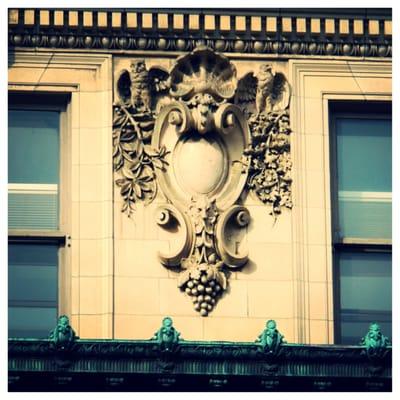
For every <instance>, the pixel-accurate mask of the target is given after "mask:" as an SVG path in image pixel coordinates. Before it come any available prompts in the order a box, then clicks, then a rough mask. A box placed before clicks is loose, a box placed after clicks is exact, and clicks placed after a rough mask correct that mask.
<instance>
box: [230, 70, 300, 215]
mask: <svg viewBox="0 0 400 400" xmlns="http://www.w3.org/2000/svg"><path fill="white" fill-rule="evenodd" d="M289 100H290V87H289V84H288V82H287V80H286V78H285V77H284V75H283V74H281V73H276V72H275V71H274V69H273V68H272V67H271V66H270V65H268V64H264V65H261V66H260V71H259V72H258V74H257V75H256V76H254V75H253V74H252V73H249V74H246V75H245V76H244V77H243V78H242V79H241V80H240V81H239V87H238V91H237V95H236V97H235V101H236V103H237V104H238V105H239V106H240V107H241V108H242V109H243V110H244V112H245V113H246V114H247V115H248V123H249V126H250V131H251V138H252V139H251V144H250V146H248V147H247V148H246V149H245V151H244V157H243V160H242V162H243V163H245V164H247V161H246V160H247V159H246V157H250V161H249V163H250V165H249V167H250V172H249V179H248V182H247V187H248V188H249V189H251V190H252V191H253V193H255V195H256V196H257V197H258V198H259V199H260V200H261V201H262V202H263V203H268V204H270V205H271V206H272V211H271V214H272V215H274V216H276V215H277V214H280V213H281V207H287V208H292V200H291V182H292V178H291V168H292V162H291V157H290V133H291V129H290V119H289V112H288V106H289Z"/></svg>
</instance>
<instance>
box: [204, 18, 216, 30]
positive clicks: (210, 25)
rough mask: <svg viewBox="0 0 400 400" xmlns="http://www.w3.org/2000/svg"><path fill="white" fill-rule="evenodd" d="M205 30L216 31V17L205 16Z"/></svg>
mask: <svg viewBox="0 0 400 400" xmlns="http://www.w3.org/2000/svg"><path fill="white" fill-rule="evenodd" d="M204 29H205V30H207V31H213V30H214V29H215V16H214V15H205V16H204Z"/></svg>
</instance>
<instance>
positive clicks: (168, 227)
mask: <svg viewBox="0 0 400 400" xmlns="http://www.w3.org/2000/svg"><path fill="white" fill-rule="evenodd" d="M391 26H392V25H391V10H387V9H346V10H342V9H324V10H319V9H304V10H301V9H300V10H293V9H279V10H273V9H265V10H256V9H252V10H239V9H238V10H196V9H190V10H177V9H162V10H130V9H109V10H105V9H98V10H94V9H79V10H65V9H10V10H9V60H8V61H9V115H8V121H9V185H8V192H9V273H8V276H9V317H8V326H9V337H10V339H9V351H10V353H9V360H10V390H21V389H23V388H24V387H25V388H26V387H31V388H34V387H35V385H34V383H33V382H34V381H35V379H36V378H35V374H34V373H35V367H32V366H33V365H37V371H39V370H40V371H42V372H43V371H47V372H48V374H49V376H52V377H53V378H54V382H55V383H54V382H53V384H52V385H53V386H51V385H50V386H49V387H51V388H52V390H68V388H73V387H75V388H76V387H79V388H81V389H82V388H83V389H85V385H84V384H83V383H82V382H81V381H79V379H80V378H79V376H80V375H79V374H83V375H84V372H85V367H84V361H82V360H83V358H85V357H89V358H90V359H93V363H94V364H91V365H90V366H88V367H87V368H88V370H87V371H86V372H93V371H95V370H101V371H104V373H105V374H106V372H107V371H108V373H109V374H110V373H111V375H112V373H113V372H116V371H119V373H120V374H122V375H124V374H126V373H127V371H128V370H129V368H131V369H130V371H131V372H132V374H131V378H128V376H129V374H128V375H124V376H122V375H118V376H117V377H115V376H114V375H112V376H111V375H107V376H106V375H105V377H104V379H105V380H104V382H103V381H102V383H99V381H96V382H95V381H93V382H94V383H92V384H93V386H92V387H96V385H100V387H102V388H103V389H104V390H110V389H111V390H113V389H116V387H117V386H118V385H121V386H120V388H122V389H123V388H125V390H126V389H129V390H135V387H142V386H141V383H139V382H136V386H135V384H133V383H132V382H133V381H130V382H131V384H130V386H129V385H128V386H124V385H125V384H126V382H127V381H129V379H134V378H133V377H134V376H135V377H136V378H137V376H139V375H140V374H144V376H146V377H147V378H146V379H149V380H150V381H151V379H152V377H153V375H154V376H156V378H154V379H156V381H157V379H158V381H157V382H161V383H159V385H160V388H161V389H160V390H162V389H165V388H172V390H174V388H175V389H181V390H182V389H186V390H187V389H188V388H190V385H189V383H188V382H189V381H190V380H187V379H186V378H187V377H186V378H185V379H186V380H185V382H186V383H185V384H182V383H179V382H180V381H179V376H182V374H183V375H185V374H186V375H188V374H189V372H188V371H189V370H190V368H191V367H190V365H192V366H195V367H193V368H194V369H193V371H194V372H193V374H194V375H193V376H194V377H196V374H198V375H199V376H201V377H202V378H201V379H204V383H201V384H196V385H197V386H196V385H195V387H196V390H202V389H204V390H213V389H210V388H219V389H221V388H222V389H223V388H225V389H228V390H239V388H241V389H240V390H246V388H249V387H251V388H252V389H251V390H285V388H287V387H288V385H289V386H290V385H291V384H292V383H293V382H294V383H293V385H294V386H292V387H293V388H297V389H298V390H321V389H323V390H345V389H346V390H352V388H353V389H354V390H356V389H357V390H390V384H391V379H390V377H391V372H390V368H391V365H390V364H391V361H390V360H391V347H390V345H389V340H390V339H391V321H392V313H391V307H392V306H391V94H392V87H391V75H392V70H391V54H392V53H391ZM62 315H65V316H67V317H68V318H69V319H68V318H67V319H66V318H61V319H59V320H58V317H59V316H62ZM167 316H168V317H170V318H165V317H167ZM57 320H58V322H57ZM162 321H163V326H162V328H161V329H160V326H161V323H162ZM172 321H173V325H171V324H172ZM57 324H58V325H57ZM370 324H371V325H370ZM56 326H57V329H55V330H54V331H53V334H52V336H51V337H50V339H48V340H43V339H44V338H47V337H48V335H49V332H50V331H52V330H53V329H54V327H56ZM70 326H72V328H73V330H74V331H75V333H76V335H77V336H79V339H77V338H76V336H75V335H74V334H73V333H72V331H71V329H70ZM174 327H175V328H176V329H177V330H179V332H180V336H179V335H178V334H177V331H176V330H175V328H174ZM155 332H157V333H156V334H155V336H154V338H153V340H152V341H151V340H149V339H150V338H151V337H152V336H153V334H154V333H155ZM282 335H283V336H284V340H283V338H282V337H281V336H282ZM374 335H375V336H374ZM363 337H365V340H364V342H363V345H360V340H361V338H363ZM386 337H387V338H388V339H387V338H386ZM182 338H183V339H184V342H182V340H181V339H182ZM27 339H29V340H27ZM126 340H128V341H129V342H126ZM256 340H258V341H257V342H255V341H256ZM221 341H223V342H224V343H222V344H221ZM225 342H226V343H225ZM228 342H230V344H229V343H228ZM231 342H233V343H235V344H234V345H233V344H232V343H231ZM191 343H192V344H191ZM193 343H197V344H196V345H194V344H193ZM285 343H286V344H285ZM117 345H118V346H122V347H123V346H127V347H125V348H124V349H125V353H124V351H122V350H121V347H118V346H117ZM32 346H33V347H32ZM35 346H36V347H35ZM90 346H94V347H92V350H93V351H94V352H93V353H91V350H90ZM96 346H97V347H96ZM113 346H114V347H113ZM115 346H117V347H115ZM154 346H156V350H154V351H156V353H155V354H156V355H154V354H153V353H151V351H153V350H151V349H153V347H154ZM157 346H158V347H157ZM191 346H192V347H191ZM202 346H203V347H202ZM204 346H205V347H204ZM207 346H214V347H211V348H212V349H214V350H210V351H209V352H208V353H207V348H208V347H207ZM226 346H228V347H226ZM229 346H231V347H229ZM232 346H234V348H232ZM235 346H236V347H235ZM193 348H194V350H193ZM74 349H75V350H74ZM96 349H97V350H96ZM101 349H103V350H101ZM235 349H236V350H235ZM260 349H261V350H260ZM157 351H158V352H159V353H157ZM213 351H214V353H213ZM282 351H283V352H282ZM147 352H149V353H147ZM221 352H222V353H221ZM238 352H239V353H238ZM302 352H303V353H302ZM29 354H31V355H32V356H31V357H29V356H27V355H29ZM71 354H72V355H71ZM124 354H125V355H126V354H130V356H131V358H130V360H129V362H130V363H133V364H129V362H128V361H126V362H128V364H129V365H131V367H129V368H128V367H126V366H125V367H124V366H123V365H125V364H124V362H125V361H124V360H125V359H124ZM152 354H153V355H152ZM207 354H208V355H207ZM221 354H225V356H224V357H225V358H223V360H225V361H223V362H226V363H227V365H231V364H232V365H231V367H227V368H228V369H224V368H225V367H224V368H223V367H222V366H221V365H222V364H221V362H222V361H221V359H220V358H219V357H221ZM238 354H239V356H238ZM260 354H261V356H260ZM91 355H92V356H93V357H91ZM103 356H104V357H105V358H106V359H107V357H109V358H110V357H111V358H112V359H113V364H112V368H111V367H110V368H111V370H107V368H106V367H105V365H106V364H107V362H106V360H105V359H104V360H103ZM82 357H83V358H82ZM180 357H183V359H185V360H186V362H187V364H185V363H184V362H183V361H182V363H181V364H180V361H177V360H181V359H180ZM207 357H208V358H207ZM246 357H247V358H248V362H244V361H243V360H246ZM259 357H261V359H260V358H259ZM263 357H265V359H264V358H263ZM81 358H82V359H81ZM144 359H146V360H147V361H146V362H147V364H146V367H144V366H143V365H144V364H143V365H142V364H140V363H141V360H144ZM198 359H199V360H201V362H200V361H198ZM33 360H36V362H37V363H38V364H32V362H33ZM54 360H56V361H57V360H58V361H57V362H56V361H54ZM196 360H197V361H196ZM260 360H263V361H262V362H261V361H260ZM293 360H294V361H293ZM296 360H297V361H296ZM315 360H317V361H315ZM338 360H341V361H338ZM103 361H104V362H103ZM315 362H317V364H316V365H325V364H326V365H327V366H326V368H325V371H328V372H324V373H322V375H320V374H321V372H320V371H319V372H317V370H313V369H312V368H313V367H312V366H311V365H315ZM337 362H339V364H340V362H342V364H343V365H342V367H343V368H342V367H337V369H335V368H336V366H334V365H336V364H337ZM104 363H105V364H104ZM121 363H122V364H121ZM196 363H197V364H196ZM229 363H231V364H229ZM291 363H292V364H291ZM296 363H298V367H296V368H298V370H296V371H297V372H293V371H294V370H292V369H291V368H292V367H291V365H297V364H296ZM313 363H314V364H313ZM335 363H336V364H335ZM132 365H134V366H132ZM177 365H179V366H177ZM345 365H346V366H348V369H346V368H345ZM153 367H154V368H155V369H152V368H153ZM102 368H105V369H104V370H103V369H102ZM124 368H125V369H124ZM126 368H128V370H127V369H126ZM141 368H142V369H141ZM179 368H181V369H179ZM213 368H215V369H213ZM221 368H222V369H221ZM246 368H247V369H246ZM252 368H253V369H252ZM293 368H295V367H293ZM329 368H332V369H329ZM341 368H342V369H341ZM317 369H319V368H317ZM57 371H58V372H57ZM59 371H62V373H60V372H59ZM110 371H111V372H110ZM174 371H175V372H174ZM177 371H179V373H178V372H177ZM196 371H197V372H196ZM212 371H214V372H215V374H214V373H213V372H212ZM300 371H307V372H306V373H304V379H305V377H307V379H308V381H307V380H304V379H303V380H301V379H300V380H298V381H296V379H297V378H300V377H302V376H303V375H302V374H303V372H300ZM29 374H33V375H29ZM60 374H61V375H60ZM68 374H69V375H68ZM138 374H139V375H138ZM213 374H214V375H213ZM83 375H82V376H83ZM189 375H190V374H189ZM189 375H188V376H189ZM87 376H89V375H87ZM191 376H192V375H191ZM193 376H192V378H193ZM248 376H255V377H258V378H257V379H258V380H256V381H254V382H253V381H252V382H250V381H246V379H247V378H246V379H245V378H244V377H248ZM317 376H319V378H318V379H316V377H317ZM32 377H33V378H32ZM266 377H267V378H266ZM289 377H292V378H290V379H293V381H292V383H290V380H288V379H289ZM333 377H336V378H335V379H336V380H335V379H334V378H333ZM63 378H65V379H66V380H65V379H64V380H63ZM67 378H71V379H70V380H68V379H67ZM97 378H98V377H97ZM97 378H96V379H97ZM136 378H135V379H136ZM242 378H243V379H244V380H243V381H242V383H241V382H240V379H242ZM93 379H94V378H93ZM101 379H103V378H101ZM107 379H108V380H107ZM110 379H111V381H110ZM112 379H117V380H116V381H113V380H112ZM118 379H122V381H118ZM159 379H161V381H159ZM193 379H194V378H193ZM285 379H286V380H285ZM341 379H342V381H341ZM343 379H344V380H343ZM345 379H349V380H347V381H345ZM77 380H78V381H79V382H80V383H74V382H77ZM150 381H149V382H150ZM211 381H213V382H214V381H215V382H214V383H210V382H211ZM225 381H226V382H225ZM60 382H61V383H60ZM71 382H72V383H71ZM87 382H88V381H87ZM105 382H108V383H105ZM110 382H111V383H110ZM176 382H178V383H176ZM181 382H182V381H181ZM197 382H203V381H202V380H200V381H197ZM261 382H264V383H261ZM265 382H267V383H265ZM271 382H272V383H271ZM274 382H275V383H274ZM296 382H297V383H296ZM301 382H303V383H301ZM304 382H308V383H307V384H305V383H304ZM303 384H304V385H303ZM32 385H33V386H32ZM43 385H45V384H44V383H43ZM74 385H76V386H74ZM88 385H89V384H88ZM102 385H104V387H103V386H102ZM149 385H150V386H151V384H150V383H149ZM302 385H303V386H302ZM12 388H14V389H12ZM41 388H42V389H43V386H42V387H41ZM88 388H89V386H87V388H86V389H88ZM142 389H144V390H146V385H145V384H144V386H143V387H142ZM249 390H250V389H249Z"/></svg>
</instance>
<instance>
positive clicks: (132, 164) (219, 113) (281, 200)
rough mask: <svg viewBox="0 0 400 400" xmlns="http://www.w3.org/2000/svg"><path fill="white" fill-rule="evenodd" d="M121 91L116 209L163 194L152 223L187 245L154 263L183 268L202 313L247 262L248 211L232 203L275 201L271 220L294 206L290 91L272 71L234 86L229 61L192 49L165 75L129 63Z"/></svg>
mask: <svg viewBox="0 0 400 400" xmlns="http://www.w3.org/2000/svg"><path fill="white" fill-rule="evenodd" d="M117 94H118V97H119V100H118V101H117V102H116V103H115V104H114V126H113V128H114V130H113V140H114V170H115V173H116V176H117V178H116V184H117V185H118V186H119V187H120V191H121V196H122V198H123V207H122V211H123V212H126V213H127V214H128V216H130V215H132V212H133V210H134V208H135V203H137V202H138V201H143V202H144V203H145V204H148V203H150V202H151V201H152V200H154V198H155V196H156V193H157V187H158V188H159V189H161V191H162V192H163V194H164V195H165V197H166V198H167V201H168V203H166V204H165V205H162V206H160V207H159V209H158V216H157V223H158V225H159V226H160V227H161V228H163V229H166V230H167V231H170V232H173V231H176V230H180V231H182V233H183V235H182V236H181V237H184V238H185V239H184V240H183V241H182V243H177V246H176V247H177V248H175V250H174V251H173V252H171V253H167V254H164V253H159V258H160V261H161V263H162V264H163V265H164V266H166V267H167V268H178V269H179V270H180V275H179V278H178V287H179V288H180V289H181V290H182V291H183V292H185V293H186V294H187V295H188V296H189V297H190V298H191V299H192V301H193V304H194V308H195V310H196V311H198V312H199V313H200V314H201V315H202V316H207V315H208V314H209V313H210V312H211V311H212V310H213V309H214V307H215V305H216V303H217V301H218V299H219V298H220V296H221V295H222V294H223V293H224V292H225V290H226V289H227V286H228V276H229V270H232V269H237V268H240V267H242V266H244V265H245V264H246V262H247V260H248V254H247V252H245V251H242V250H239V249H240V246H239V242H240V237H241V232H242V230H243V229H244V228H245V227H246V226H247V225H248V223H249V222H250V215H249V212H248V210H247V209H246V208H245V207H243V206H240V205H236V204H235V203H236V202H237V200H238V198H239V197H240V196H241V194H242V192H243V190H244V189H245V188H247V189H250V190H252V191H253V192H254V193H255V194H256V195H257V197H258V198H259V199H260V200H261V201H262V202H264V203H269V204H271V206H272V214H273V215H274V216H276V215H277V214H279V213H280V212H281V207H282V206H285V207H287V208H291V206H292V204H291V190H290V186H291V178H290V170H291V161H290V142H289V134H290V128H289V114H288V110H287V107H288V104H289V97H290V93H289V85H288V83H287V81H286V78H285V77H284V76H283V74H281V73H276V72H275V71H274V70H273V69H272V67H271V66H270V65H262V66H261V68H260V72H259V73H258V74H257V75H253V73H249V74H247V75H245V76H244V77H243V78H242V79H240V80H238V79H237V77H236V68H235V66H234V65H233V64H232V63H231V62H230V61H229V59H228V58H226V57H225V56H223V55H220V54H218V53H215V52H214V51H212V50H210V49H209V48H207V47H198V48H196V49H195V50H194V51H193V52H192V53H188V54H185V55H183V56H181V57H179V58H178V59H177V60H176V62H175V64H174V65H173V67H172V69H171V71H170V72H169V73H168V72H167V71H165V70H164V69H162V68H157V67H153V68H150V69H149V70H147V68H146V65H145V63H144V61H140V60H139V61H134V62H132V64H131V68H130V71H127V70H123V71H122V72H121V73H120V74H119V78H118V80H117ZM238 238H239V239H238ZM238 241H239V242H238Z"/></svg>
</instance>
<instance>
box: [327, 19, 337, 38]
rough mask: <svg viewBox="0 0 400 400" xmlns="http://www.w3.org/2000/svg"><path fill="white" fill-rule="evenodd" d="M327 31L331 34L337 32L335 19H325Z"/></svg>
mask: <svg viewBox="0 0 400 400" xmlns="http://www.w3.org/2000/svg"><path fill="white" fill-rule="evenodd" d="M325 32H326V33H329V34H334V33H335V20H334V19H331V18H327V19H326V20H325Z"/></svg>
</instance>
